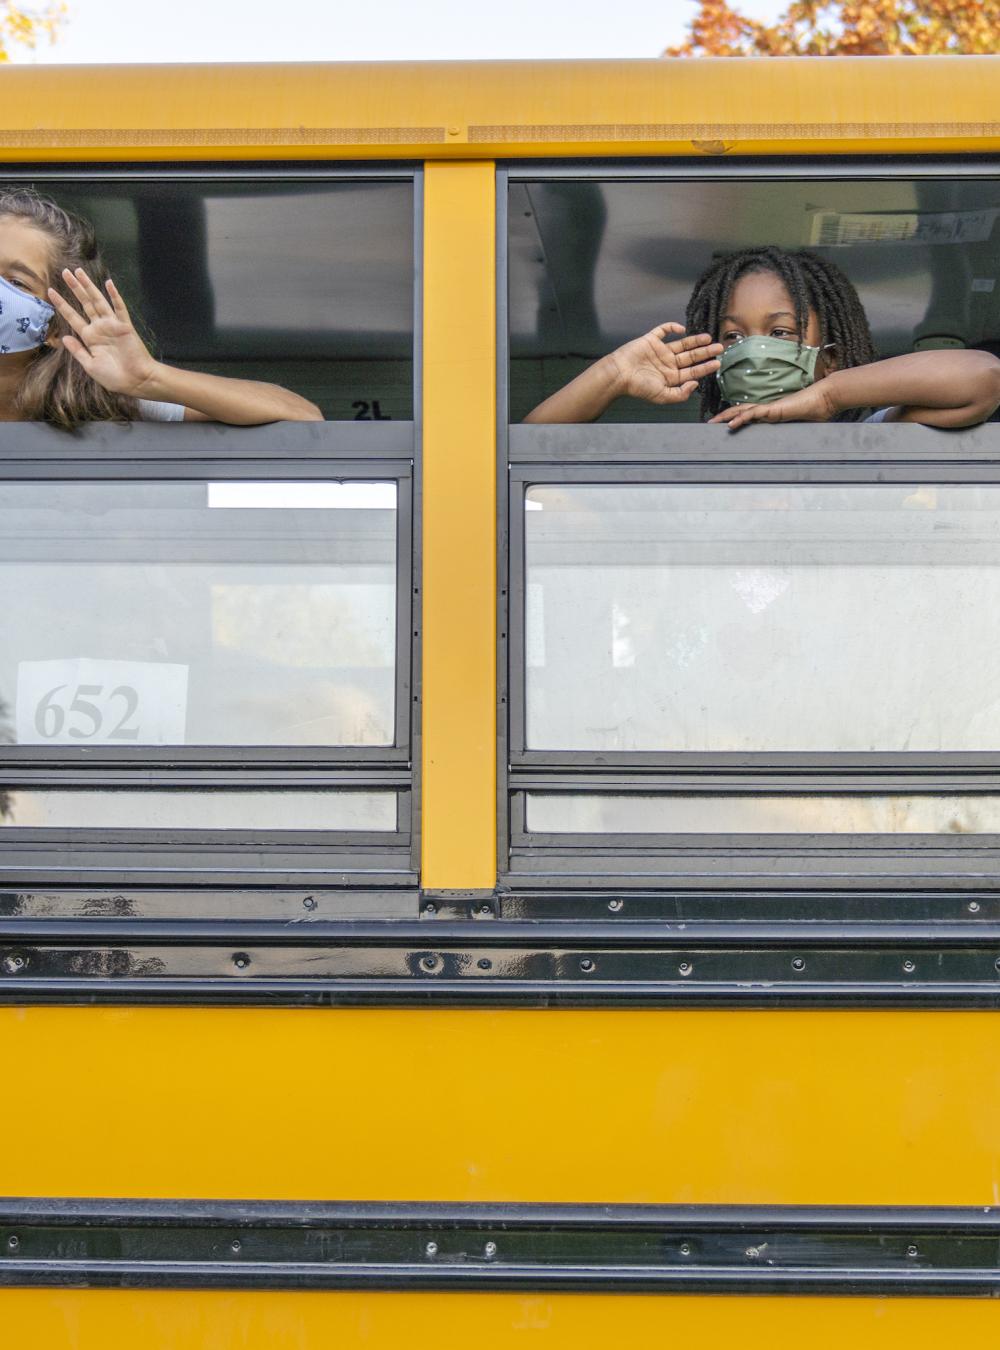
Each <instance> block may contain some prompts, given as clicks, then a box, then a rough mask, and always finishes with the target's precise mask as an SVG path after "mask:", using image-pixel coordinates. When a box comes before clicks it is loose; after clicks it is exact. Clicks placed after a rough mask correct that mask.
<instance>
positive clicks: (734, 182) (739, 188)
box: [508, 170, 1000, 422]
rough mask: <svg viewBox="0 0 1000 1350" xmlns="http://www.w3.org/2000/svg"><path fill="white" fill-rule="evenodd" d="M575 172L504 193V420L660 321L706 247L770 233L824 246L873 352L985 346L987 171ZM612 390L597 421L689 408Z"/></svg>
mask: <svg viewBox="0 0 1000 1350" xmlns="http://www.w3.org/2000/svg"><path fill="white" fill-rule="evenodd" d="M899 173H900V176H890V174H888V173H887V174H886V176H885V177H884V178H879V179H861V178H858V179H856V180H851V179H848V178H835V179H834V178H831V179H827V180H824V179H822V178H818V177H811V178H808V179H806V178H802V179H799V180H798V181H793V180H791V179H787V180H783V179H773V178H768V179H762V178H761V177H759V176H758V177H756V178H754V177H753V176H752V175H751V174H750V173H749V172H748V174H747V176H746V177H740V176H730V177H727V178H725V179H714V180H713V179H711V178H709V177H708V176H703V177H699V178H697V179H693V178H691V177H688V178H683V177H680V176H674V177H672V178H669V179H668V178H664V179H662V180H660V181H655V180H651V179H650V178H648V177H643V178H637V179H632V180H629V179H628V177H627V175H626V174H623V175H622V177H621V178H610V177H609V178H607V179H604V180H602V179H599V178H597V177H593V178H588V179H584V178H579V177H578V178H576V179H573V178H572V177H570V176H568V175H567V176H560V175H558V174H553V175H551V176H549V177H546V176H545V175H536V176H532V175H530V173H528V172H527V171H526V172H525V173H524V174H523V175H522V176H521V177H520V178H519V179H518V180H517V181H512V182H511V184H510V190H509V197H508V221H509V253H508V307H509V332H510V417H511V420H512V421H514V422H519V421H520V420H521V419H522V418H524V417H525V416H526V414H527V413H528V412H530V411H531V409H532V408H534V407H535V406H536V405H537V404H539V403H540V402H541V401H542V400H543V399H545V398H547V397H548V396H549V395H550V394H553V393H554V392H555V391H556V390H557V389H559V388H561V387H562V386H563V385H564V384H566V383H567V382H568V381H569V380H570V379H572V378H573V376H575V375H577V374H579V372H580V371H581V370H583V369H584V368H585V367H586V366H587V365H589V364H590V363H591V362H592V361H594V360H596V359H597V358H599V357H601V356H603V355H605V354H606V353H608V352H610V351H612V350H614V348H616V347H618V346H620V345H621V344H622V343H625V342H627V341H629V340H630V339H632V338H635V337H638V336H639V335H641V334H643V333H646V332H648V331H650V330H651V329H653V328H654V327H656V326H657V325H659V324H662V323H665V322H667V321H677V322H681V323H683V321H684V312H685V307H686V305H687V301H688V298H689V296H690V294H691V290H692V286H693V283H694V281H695V280H696V278H697V277H698V276H699V275H700V273H701V272H702V271H703V270H704V269H705V268H706V267H707V266H708V265H709V264H710V263H711V262H712V260H713V258H715V257H717V256H719V255H720V254H724V253H730V252H734V251H736V250H738V249H741V248H745V247H749V246H759V245H765V244H773V245H777V246H779V247H782V248H786V249H799V248H809V249H813V250H815V251H817V252H818V253H820V254H821V255H823V256H825V257H827V258H829V259H830V260H831V261H833V262H834V263H836V265H837V266H838V267H839V268H840V269H841V270H842V271H843V272H844V273H846V275H847V276H848V277H849V279H850V280H851V281H852V282H853V284H854V285H855V287H856V288H857V290H858V292H859V295H860V298H861V301H862V303H863V305H864V307H865V310H866V312H867V314H868V318H869V321H870V323H871V328H872V333H873V336H874V340H875V347H876V350H877V351H878V353H879V355H880V356H882V357H888V356H897V355H901V354H903V353H905V352H909V351H913V350H919V349H921V348H924V347H928V346H931V347H933V346H964V347H981V348H984V349H986V350H990V351H994V352H996V351H1000V281H998V279H997V266H996V242H995V241H996V239H997V220H998V218H1000V181H997V180H996V179H988V178H985V177H979V178H975V179H972V178H968V179H964V180H963V179H958V178H946V177H926V178H913V177H907V176H906V171H905V170H900V171H899ZM698 416H699V413H698V398H697V396H693V397H692V398H690V399H688V400H687V401H686V402H684V403H681V404H678V405H673V406H670V407H661V406H655V405H653V404H650V403H645V402H643V401H641V400H639V399H630V398H622V399H619V400H617V402H615V403H613V404H612V405H611V406H610V407H609V408H608V410H607V411H606V412H605V413H604V414H603V418H602V420H604V421H610V422H645V421H654V422H659V421H666V422H688V421H697V420H698Z"/></svg>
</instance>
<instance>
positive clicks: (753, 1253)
mask: <svg viewBox="0 0 1000 1350" xmlns="http://www.w3.org/2000/svg"><path fill="white" fill-rule="evenodd" d="M747 1256H749V1257H750V1258H751V1260H753V1259H754V1258H755V1257H758V1256H760V1248H759V1247H748V1248H747Z"/></svg>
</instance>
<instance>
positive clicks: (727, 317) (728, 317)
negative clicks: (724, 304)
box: [719, 309, 795, 323]
mask: <svg viewBox="0 0 1000 1350" xmlns="http://www.w3.org/2000/svg"><path fill="white" fill-rule="evenodd" d="M785 317H787V318H790V319H794V318H795V315H794V314H793V313H792V311H791V310H790V309H776V310H775V311H774V313H773V314H768V315H767V318H768V319H783V318H785ZM739 321H740V318H739V315H738V314H723V316H722V318H721V319H720V320H719V322H720V323H739Z"/></svg>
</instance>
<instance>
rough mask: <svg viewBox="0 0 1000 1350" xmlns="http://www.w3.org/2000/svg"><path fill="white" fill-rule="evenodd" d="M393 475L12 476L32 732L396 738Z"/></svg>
mask: <svg viewBox="0 0 1000 1350" xmlns="http://www.w3.org/2000/svg"><path fill="white" fill-rule="evenodd" d="M398 529H399V526H398V512H397V484H396V483H395V482H394V481H381V482H360V481H359V482H350V483H343V482H338V483H335V482H323V481H309V482H282V481H268V482H238V481H231V480H227V481H223V482H190V483H178V482H132V483H128V482H67V483H49V482H40V483H4V484H2V485H0V609H2V612H3V615H4V639H5V640H4V643H3V648H2V650H0V704H3V705H5V706H6V707H7V708H8V709H9V710H10V711H9V720H10V723H11V725H10V727H9V734H8V740H11V741H13V743H14V744H16V745H20V746H50V747H54V746H65V747H86V746H89V747H92V748H93V747H105V748H114V747H118V748H119V749H128V748H130V747H131V748H133V749H136V750H138V748H139V747H143V746H209V745H216V746H320V747H338V746H340V747H351V746H357V747H377V746H383V747H391V746H393V745H395V744H396V743H397V735H396V726H397V711H398V704H399V702H400V698H399V680H398V679H397V665H398V663H397V640H398V639H397V629H398V623H397V608H398V605H397V592H398V586H397V566H398V561H399V554H398V546H397V534H398Z"/></svg>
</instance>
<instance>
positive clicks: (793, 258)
mask: <svg viewBox="0 0 1000 1350" xmlns="http://www.w3.org/2000/svg"><path fill="white" fill-rule="evenodd" d="M748 272H773V273H774V275H775V276H776V277H778V278H779V279H780V280H781V281H782V282H783V283H784V285H785V288H786V289H787V291H788V294H789V295H790V296H791V297H792V303H793V304H794V306H795V321H796V324H797V325H798V329H799V332H800V333H804V332H805V329H806V324H807V322H808V319H809V311H810V309H814V310H815V311H816V315H817V317H818V319H819V327H820V333H821V335H822V336H821V338H820V341H821V342H823V343H824V344H825V343H833V345H834V346H835V347H836V348H837V363H838V369H840V370H846V369H849V368H850V367H851V366H863V365H866V364H867V363H868V362H869V361H874V360H876V359H877V356H876V352H875V346H874V344H873V342H872V335H871V329H870V328H869V326H868V317H867V315H866V314H865V311H864V308H863V306H862V304H861V301H860V299H859V298H858V293H857V291H856V290H855V289H854V286H853V285H852V284H851V282H850V281H848V279H847V277H846V276H844V274H843V272H842V271H841V270H840V268H839V267H837V266H836V264H835V263H832V262H828V261H827V259H826V258H821V257H820V256H819V254H818V253H811V252H810V251H809V250H808V249H799V250H797V251H796V252H794V253H792V252H789V251H788V250H787V249H783V248H775V247H774V246H773V245H770V244H767V245H764V246H763V247H760V248H744V249H740V250H739V252H737V253H726V254H724V255H723V256H722V257H720V258H716V259H715V261H714V262H713V263H712V264H711V266H710V267H708V268H706V270H705V271H704V272H703V273H702V274H701V276H700V277H699V278H698V280H697V281H696V282H695V286H694V291H693V292H692V294H691V299H690V300H689V301H688V307H687V314H686V315H685V322H686V324H687V331H688V332H689V333H711V334H712V340H713V341H716V340H717V339H718V336H719V328H720V320H721V318H722V315H723V313H724V312H725V307H726V305H727V303H728V301H729V297H730V295H731V293H732V289H733V287H734V286H735V285H736V282H737V281H738V280H739V279H740V277H742V276H745V275H746V274H747V273H748ZM800 341H801V339H800ZM722 405H723V399H722V395H721V393H720V390H719V382H718V380H717V379H716V378H715V376H714V375H710V376H708V377H706V378H705V379H703V380H702V382H701V415H702V418H703V419H707V418H709V417H714V415H715V414H716V413H717V412H718V411H719V410H720V409H721V407H722ZM866 411H867V410H866V409H864V408H848V409H847V410H846V411H845V412H842V413H839V414H838V415H837V417H836V418H835V419H834V420H835V421H838V422H858V421H860V420H861V419H862V418H863V417H864V416H865V413H866Z"/></svg>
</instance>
